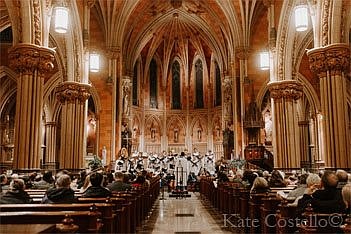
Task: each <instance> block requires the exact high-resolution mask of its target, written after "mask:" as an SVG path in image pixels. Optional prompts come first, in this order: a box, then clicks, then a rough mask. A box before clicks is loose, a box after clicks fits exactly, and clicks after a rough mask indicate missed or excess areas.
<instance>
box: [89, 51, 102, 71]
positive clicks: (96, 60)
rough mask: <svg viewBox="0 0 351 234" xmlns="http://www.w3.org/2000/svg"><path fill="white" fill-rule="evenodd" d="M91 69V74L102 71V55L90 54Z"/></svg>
mask: <svg viewBox="0 0 351 234" xmlns="http://www.w3.org/2000/svg"><path fill="white" fill-rule="evenodd" d="M89 67H90V71H91V72H98V71H99V70H100V55H98V54H96V53H91V54H90V59H89Z"/></svg>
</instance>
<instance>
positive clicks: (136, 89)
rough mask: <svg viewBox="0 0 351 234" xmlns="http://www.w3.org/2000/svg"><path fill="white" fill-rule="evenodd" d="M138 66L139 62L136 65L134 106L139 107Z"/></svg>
mask: <svg viewBox="0 0 351 234" xmlns="http://www.w3.org/2000/svg"><path fill="white" fill-rule="evenodd" d="M138 65H139V62H136V63H135V65H134V73H133V105H134V106H138Z"/></svg>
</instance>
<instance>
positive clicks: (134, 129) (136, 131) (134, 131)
mask: <svg viewBox="0 0 351 234" xmlns="http://www.w3.org/2000/svg"><path fill="white" fill-rule="evenodd" d="M137 133H138V127H137V126H134V128H133V133H132V138H133V139H135V138H136V137H137Z"/></svg>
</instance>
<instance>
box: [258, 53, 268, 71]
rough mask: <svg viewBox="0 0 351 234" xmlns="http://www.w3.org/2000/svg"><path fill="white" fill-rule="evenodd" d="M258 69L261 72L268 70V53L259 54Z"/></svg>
mask: <svg viewBox="0 0 351 234" xmlns="http://www.w3.org/2000/svg"><path fill="white" fill-rule="evenodd" d="M260 68H261V70H268V69H269V53H268V52H267V51H263V52H261V53H260Z"/></svg>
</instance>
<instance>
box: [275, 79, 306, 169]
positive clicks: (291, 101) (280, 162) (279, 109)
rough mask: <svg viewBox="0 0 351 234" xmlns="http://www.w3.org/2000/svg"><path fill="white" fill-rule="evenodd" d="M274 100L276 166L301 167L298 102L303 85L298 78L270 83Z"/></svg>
mask: <svg viewBox="0 0 351 234" xmlns="http://www.w3.org/2000/svg"><path fill="white" fill-rule="evenodd" d="M268 88H269V91H270V94H271V98H272V99H273V102H272V117H273V152H274V153H273V155H274V167H275V168H299V167H300V142H299V128H298V119H297V103H296V100H298V99H299V98H300V97H301V96H302V85H301V84H300V83H299V82H298V81H297V80H282V81H273V82H270V83H268Z"/></svg>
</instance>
